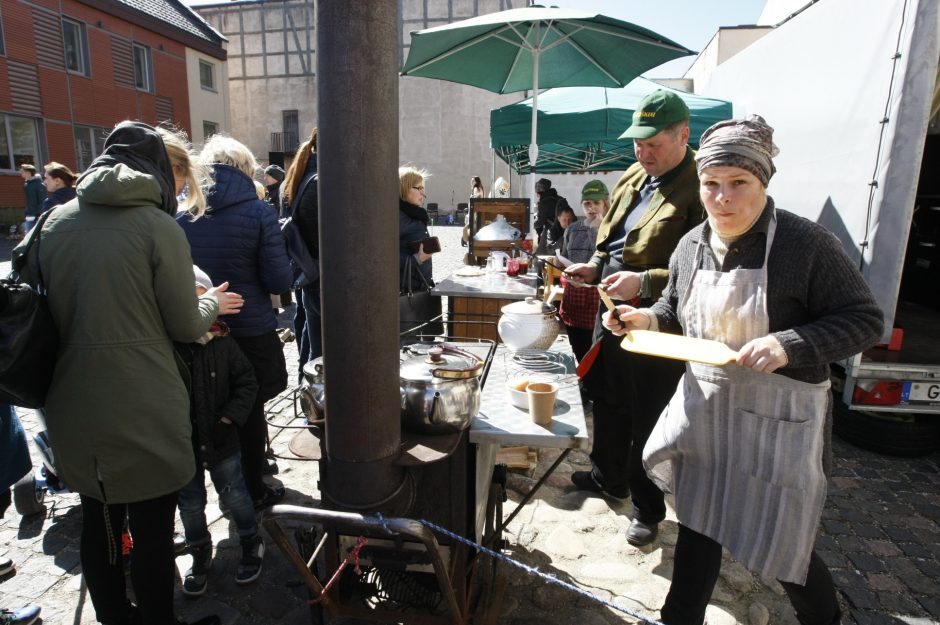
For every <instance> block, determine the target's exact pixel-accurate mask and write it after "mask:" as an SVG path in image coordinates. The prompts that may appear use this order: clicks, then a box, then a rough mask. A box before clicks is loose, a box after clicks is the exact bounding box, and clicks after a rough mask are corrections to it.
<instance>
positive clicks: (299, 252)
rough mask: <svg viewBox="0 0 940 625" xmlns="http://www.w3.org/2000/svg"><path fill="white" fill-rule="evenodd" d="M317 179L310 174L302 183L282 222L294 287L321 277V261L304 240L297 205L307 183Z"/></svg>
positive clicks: (314, 175)
mask: <svg viewBox="0 0 940 625" xmlns="http://www.w3.org/2000/svg"><path fill="white" fill-rule="evenodd" d="M316 179H317V174H313V175H312V176H309V177H308V178H307V179H306V180H304V181H303V183H302V184H301V185H300V188H299V189H298V190H297V195H295V196H294V199H293V200H292V201H291V203H290V207H289V210H288V214H287V219H285V220H284V223H282V224H281V233H282V234H283V235H284V243H285V244H286V245H287V257H288V258H289V259H290V264H291V268H292V269H293V270H294V288H295V289H297V288H300V287H303V286H307V285H308V284H313V283H314V282H316V281H317V280H319V279H320V263H319V261H317V260H316V259H315V258H314V257H313V256H312V255H311V254H310V248H308V247H307V242H306V241H305V240H304V236H303V233H301V231H300V224H298V223H297V215H296V211H297V205H298V204H299V203H300V198H301V197H303V194H304V191H306V189H307V185H309V184H310V182H311V181H313V180H316Z"/></svg>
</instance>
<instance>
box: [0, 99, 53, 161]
mask: <svg viewBox="0 0 940 625" xmlns="http://www.w3.org/2000/svg"><path fill="white" fill-rule="evenodd" d="M10 120H20V121H26V122H29V123H31V124H32V126H33V141H34V146H33V147H34V152H35V154H34V155H33V158H34V162H33V163H30V164H31V165H35V166H36V170H37V171H38V170H39V169H41V165H42V162H43V159H42V154H41V153H40V150H41V149H42V147H41V144H40V141H39V124H37V123H36V122H37V120H36V119H35V118H33V117H24V116H22V115H9V114H7V113H0V123H2V124H3V132H4V134H5V135H6V143H7V145H6V155H5V156H6V157H7V158H9V159H10V167H9V168H6V167H2V166H0V171H3V172H19V168H20V165H21V164H22V163H17V162H16V154H14V153H13V141H12V138H13V133H12V131H11V130H10ZM23 162H27V161H23Z"/></svg>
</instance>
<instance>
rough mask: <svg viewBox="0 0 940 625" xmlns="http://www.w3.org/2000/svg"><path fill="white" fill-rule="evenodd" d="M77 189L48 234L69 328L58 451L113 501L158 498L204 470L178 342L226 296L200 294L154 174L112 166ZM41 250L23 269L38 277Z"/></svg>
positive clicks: (79, 482) (69, 476)
mask: <svg viewBox="0 0 940 625" xmlns="http://www.w3.org/2000/svg"><path fill="white" fill-rule="evenodd" d="M77 191H78V197H77V199H75V200H72V201H70V202H68V203H66V204H63V205H61V206H59V207H58V208H57V209H56V210H55V211H54V212H53V213H52V214H51V216H50V217H49V219H48V221H47V222H46V224H45V227H44V228H43V229H42V239H41V241H40V252H39V254H40V259H39V260H40V261H41V268H42V274H43V279H44V281H45V284H46V288H47V291H48V299H49V306H50V308H51V310H52V316H53V318H54V320H55V323H56V326H57V327H58V329H59V334H60V338H61V344H60V346H59V357H58V361H57V364H56V368H55V373H54V374H53V379H52V386H51V388H50V390H49V394H48V397H47V399H46V406H45V412H46V424H47V426H48V429H49V436H50V438H51V443H52V449H53V451H54V452H55V458H56V465H57V467H58V469H59V471H60V475H61V476H62V478H63V479H64V480H65V483H66V484H67V485H68V486H69V487H70V488H71V489H72V490H73V491H78V492H79V493H82V494H83V495H87V496H90V497H93V498H95V499H98V500H100V501H103V502H106V503H128V502H134V501H143V500H146V499H152V498H155V497H159V496H162V495H166V494H168V493H171V492H173V491H177V490H179V489H180V488H182V487H183V486H184V485H185V484H187V483H188V482H189V481H190V480H191V479H192V478H193V475H194V474H195V461H194V456H193V447H192V443H191V438H192V431H191V425H190V418H189V396H188V393H187V390H186V386H185V384H184V382H183V377H182V375H181V372H180V369H179V368H178V367H177V364H176V359H175V357H174V352H173V346H172V343H171V341H173V340H175V341H180V342H183V343H190V342H193V341H195V340H196V339H198V338H199V337H200V336H201V335H202V334H203V333H204V332H206V331H207V330H208V329H209V326H210V324H211V323H212V321H213V320H214V319H215V317H216V313H217V310H218V304H217V303H216V300H215V298H212V297H202V298H198V299H197V297H196V294H195V286H194V285H195V279H194V277H193V268H192V258H191V256H190V252H189V244H188V243H187V241H186V235H185V234H184V233H183V230H182V229H181V228H180V227H179V226H178V225H177V223H176V222H175V221H174V219H173V217H171V216H170V215H168V214H167V213H165V212H163V210H161V208H160V205H161V201H160V197H161V196H160V187H159V186H158V184H157V182H156V181H155V180H154V179H153V177H151V176H148V175H146V174H142V173H140V172H137V171H134V170H133V169H130V168H128V167H125V166H124V165H116V166H114V167H104V168H100V169H96V170H93V171H92V172H91V173H90V174H88V175H87V176H86V177H85V178H83V179H82V181H81V182H80V183H79V185H78V189H77ZM35 230H38V229H34V231H35ZM31 234H32V233H31ZM15 253H16V252H14V254H15ZM30 255H31V258H28V259H27V266H26V269H25V270H24V272H23V275H24V278H26V279H28V280H29V281H30V282H34V281H35V280H34V278H35V267H36V265H35V260H36V259H35V258H34V257H32V256H35V246H33V249H32V250H30Z"/></svg>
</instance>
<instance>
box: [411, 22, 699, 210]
mask: <svg viewBox="0 0 940 625" xmlns="http://www.w3.org/2000/svg"><path fill="white" fill-rule="evenodd" d="M689 54H693V52H692V51H691V50H688V49H687V48H685V47H683V46H681V45H679V44H677V43H675V42H674V41H670V40H669V39H666V38H665V37H662V36H661V35H658V34H656V33H654V32H653V31H651V30H648V29H646V28H643V27H641V26H636V25H635V24H630V23H629V22H624V21H621V20H618V19H614V18H612V17H607V16H606V15H599V14H597V13H593V12H589V11H579V10H577V9H559V8H556V7H552V8H544V7H540V6H531V7H526V8H523V9H510V10H508V11H500V12H499V13H490V14H487V15H480V16H478V17H474V18H470V19H467V20H462V21H460V22H454V23H453V24H447V25H446V26H438V27H435V28H428V29H426V30H422V31H418V32H413V33H411V47H410V49H409V51H408V58H407V60H406V61H405V65H404V67H403V68H402V71H401V73H402V75H403V76H423V77H426V78H437V79H440V80H448V81H451V82H456V83H461V84H465V85H474V86H476V87H480V88H482V89H486V90H487V91H492V92H494V93H513V92H517V91H525V90H528V89H531V90H532V103H533V107H532V133H531V140H530V142H529V146H530V147H529V151H530V157H529V160H530V162H533V163H537V162H538V141H537V140H536V138H537V136H538V119H537V116H536V113H537V110H538V93H539V89H548V88H552V87H579V86H583V87H591V86H593V87H623V86H625V85H626V84H627V83H629V82H630V81H631V80H633V79H634V78H636V77H637V76H639V75H640V74H641V73H642V72H645V71H646V70H648V69H652V68H654V67H656V66H658V65H661V64H663V63H665V62H667V61H671V60H672V59H676V58H679V57H682V56H686V55H689ZM533 173H534V172H533ZM531 178H532V180H531V182H530V193H531V194H532V195H531V197H533V198H534V197H535V193H534V187H535V176H534V175H533V176H531Z"/></svg>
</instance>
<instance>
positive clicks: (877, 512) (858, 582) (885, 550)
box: [0, 227, 940, 625]
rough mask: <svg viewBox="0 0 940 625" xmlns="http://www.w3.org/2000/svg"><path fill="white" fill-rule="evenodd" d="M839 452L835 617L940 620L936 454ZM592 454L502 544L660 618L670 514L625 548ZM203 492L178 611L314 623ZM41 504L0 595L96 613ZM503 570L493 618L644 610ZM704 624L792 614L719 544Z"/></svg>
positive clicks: (283, 412) (18, 522) (312, 476)
mask: <svg viewBox="0 0 940 625" xmlns="http://www.w3.org/2000/svg"><path fill="white" fill-rule="evenodd" d="M434 234H436V235H438V236H440V237H441V239H442V243H443V246H444V250H445V252H444V253H443V254H441V258H440V259H437V260H436V265H435V272H434V273H435V277H438V278H439V277H442V276H444V275H447V274H448V273H450V272H451V271H453V270H454V269H455V268H456V267H457V266H458V265H459V263H460V256H461V255H462V253H463V252H462V250H463V248H461V247H460V246H459V236H460V229H459V228H453V227H451V228H447V227H438V228H434ZM4 257H7V256H6V252H4ZM0 270H2V267H0ZM291 312H292V308H289V309H288V311H287V312H286V313H285V314H284V315H282V322H283V324H285V325H286V324H288V323H289V320H288V318H289V316H290V313H291ZM285 349H286V351H287V355H288V359H289V361H290V360H295V359H296V351H295V347H294V343H288V344H287V345H286V346H285ZM268 412H269V421H270V422H271V424H272V426H271V427H270V433H271V437H272V448H273V450H274V451H275V453H276V454H277V455H278V457H279V459H278V465H279V468H280V472H279V473H278V474H277V475H275V476H272V477H271V478H269V479H271V480H272V481H275V482H280V483H282V484H283V485H284V486H285V487H286V488H287V496H286V503H291V504H297V505H305V506H316V505H318V504H319V493H318V490H317V479H318V472H317V465H316V463H315V462H310V461H304V460H301V459H298V458H296V456H294V455H293V454H292V453H291V452H290V450H289V449H288V442H289V441H290V439H291V437H292V436H293V434H294V432H296V430H293V429H284V428H283V427H282V426H300V423H299V422H297V421H295V420H294V419H293V408H292V402H291V400H290V398H289V396H288V395H287V394H283V395H282V396H281V397H279V398H277V399H275V400H272V402H271V403H270V404H269V405H268ZM20 416H21V418H22V420H23V422H24V425H25V426H26V427H27V429H28V431H29V432H30V434H34V433H36V432H37V431H39V430H40V428H41V425H40V423H39V420H38V418H37V417H36V415H35V413H34V412H32V411H26V410H20ZM32 451H33V456H34V462H38V455H37V453H36V451H35V449H33V450H32ZM834 453H835V466H834V471H833V477H832V480H831V483H830V490H829V498H828V503H827V506H826V509H825V512H824V516H823V522H822V527H821V529H820V533H819V539H818V541H817V548H818V550H819V552H820V555H821V556H822V557H823V558H824V559H825V561H826V562H827V563H828V565H829V566H830V567H831V570H832V573H833V577H834V578H835V581H836V584H837V586H838V588H839V592H840V599H841V601H842V604H843V607H844V609H845V614H846V615H845V618H844V619H843V623H845V624H847V625H868V624H886V625H894V624H902V623H905V624H909V625H931V624H932V625H940V581H938V580H940V454H934V455H932V456H929V457H926V458H916V459H903V458H893V457H888V456H881V455H878V454H874V453H871V452H867V451H864V450H861V449H858V448H856V447H853V446H851V445H848V444H846V443H843V442H841V441H839V440H836V441H835V442H834ZM557 454H558V452H557V451H556V450H541V451H540V453H539V458H538V465H537V466H536V468H535V469H534V470H532V471H513V472H511V473H510V477H509V482H508V488H509V495H510V500H511V501H518V500H520V499H521V493H523V492H525V491H527V490H528V489H529V488H530V487H531V485H532V484H533V483H534V482H535V479H536V478H537V477H538V476H540V475H541V474H542V473H543V472H544V471H545V469H546V468H547V467H548V466H549V465H550V464H551V463H552V462H553V461H554V460H555V459H556V458H557ZM588 466H589V459H588V457H587V455H586V454H585V453H583V452H580V451H575V452H572V453H571V455H569V456H568V458H567V459H566V460H565V462H563V463H562V464H561V465H560V466H559V468H558V470H557V471H556V473H555V474H554V475H552V476H551V477H550V478H549V479H548V481H547V482H546V484H545V486H543V488H542V489H541V490H540V491H539V494H538V495H537V496H536V497H535V499H534V500H533V501H532V502H530V503H529V505H527V506H526V507H525V509H524V510H523V511H522V512H521V513H520V514H519V516H517V517H516V519H514V521H513V522H512V523H511V524H510V526H509V528H508V529H507V534H506V537H507V538H508V542H509V546H508V549H507V551H506V553H507V555H508V556H510V557H511V558H513V559H517V560H519V561H521V562H524V563H526V564H528V565H531V566H537V567H538V568H539V569H540V570H542V571H544V572H545V573H548V574H550V575H553V576H555V577H556V578H557V579H559V580H562V581H566V582H569V583H572V584H575V585H577V586H579V587H580V588H582V589H584V590H585V591H587V592H589V593H591V594H593V595H595V596H597V597H599V598H601V599H604V600H606V601H609V602H611V603H613V604H614V605H618V606H622V607H624V608H627V609H629V610H631V611H634V612H637V613H639V614H642V615H644V616H645V617H655V616H656V614H657V612H656V610H657V608H658V607H659V605H660V604H661V603H662V600H663V597H664V596H665V593H666V591H667V589H668V580H669V577H670V575H671V570H672V557H673V549H674V545H675V540H676V533H677V526H676V524H675V517H674V515H672V514H671V513H670V515H669V517H668V518H667V520H666V522H664V523H663V526H662V531H661V537H660V539H659V540H657V542H656V543H655V544H654V545H651V546H649V547H646V548H643V549H634V548H632V547H630V546H629V545H627V543H626V541H625V540H624V537H623V533H624V531H625V530H626V528H627V526H628V525H629V520H630V519H629V511H630V506H629V504H628V503H623V502H619V501H615V500H610V499H605V498H598V497H586V496H585V495H584V494H583V493H581V492H578V491H575V490H574V489H573V487H572V486H571V484H570V481H569V478H568V476H569V475H570V473H571V471H574V470H579V469H584V468H587V467H588ZM210 497H211V501H210V505H209V509H208V513H209V519H210V523H211V525H210V527H211V531H212V535H213V540H214V542H216V544H217V546H218V552H217V555H216V560H215V562H214V564H213V568H212V571H211V573H210V576H209V590H208V592H207V593H206V594H205V595H203V596H202V597H200V598H199V599H196V600H192V599H187V598H185V597H183V596H182V594H181V593H178V594H177V606H178V613H179V614H180V615H181V616H182V617H184V618H195V617H198V616H201V615H204V614H207V613H211V612H216V613H219V614H220V615H221V616H222V618H223V622H224V623H225V624H226V625H234V624H239V625H248V624H258V625H261V624H264V625H267V624H272V625H273V624H275V623H277V624H285V625H294V624H297V625H299V624H302V623H310V622H311V617H310V611H309V608H308V606H307V604H306V600H307V591H306V588H305V587H304V586H303V585H302V583H301V581H300V579H299V576H298V575H297V574H296V573H295V572H294V571H293V569H292V568H291V567H290V565H289V564H288V562H287V560H286V558H285V557H284V556H283V555H282V554H281V553H280V551H279V550H278V549H277V547H276V546H275V545H274V544H273V542H272V541H271V540H270V539H269V538H266V540H267V544H268V551H267V554H266V556H265V568H264V572H263V573H262V575H261V577H260V579H259V580H258V581H257V582H255V583H253V584H251V585H249V586H236V585H235V583H234V572H235V566H236V564H237V560H238V554H239V547H238V539H237V535H236V533H235V531H234V526H232V525H231V524H230V523H229V522H228V521H227V519H225V518H224V517H223V516H222V515H221V513H220V511H219V509H218V507H217V503H216V500H215V498H214V495H213V494H212V492H211V489H210ZM46 505H47V510H46V512H45V514H42V515H34V516H30V517H25V518H24V517H21V516H19V515H18V514H16V513H15V512H14V511H13V509H12V508H11V510H10V511H9V512H8V513H7V516H6V517H5V518H4V519H3V520H2V522H0V556H9V557H11V558H13V559H14V560H15V561H16V564H17V568H16V571H15V572H14V573H12V574H8V575H7V576H5V577H3V578H0V607H13V606H19V605H22V604H25V603H28V602H32V603H37V604H39V605H41V606H42V607H43V621H42V622H43V623H48V624H55V625H58V624H63V625H66V624H68V625H83V624H87V623H93V622H95V621H94V609H93V608H92V605H91V602H90V600H89V597H88V592H87V588H86V587H85V585H84V583H83V581H82V577H81V566H80V562H79V551H78V544H79V530H80V525H81V518H80V517H81V513H80V509H79V507H78V497H77V496H76V495H73V494H58V495H49V496H48V497H47V499H46ZM507 505H508V504H507ZM506 512H507V513H508V508H507V510H506ZM189 564H190V558H189V556H186V555H183V556H180V557H179V558H178V559H177V568H178V569H179V570H180V571H181V572H185V570H186V569H187V568H188V567H189ZM500 570H501V571H502V572H503V576H504V579H506V580H507V582H508V589H507V593H506V596H505V598H504V600H503V603H502V606H501V613H500V616H499V620H498V622H499V623H500V625H542V624H558V625H568V624H571V625H602V624H605V623H609V624H614V623H635V622H638V621H637V620H636V619H634V618H631V617H628V616H626V615H625V614H623V613H622V612H618V611H616V610H614V609H612V608H609V607H606V606H602V605H600V604H598V603H596V602H595V601H593V600H590V599H587V598H585V597H582V596H578V595H575V594H573V593H571V592H570V591H567V590H564V589H560V588H558V587H556V586H553V585H550V584H547V583H546V582H544V581H543V580H540V579H538V578H537V577H535V576H532V575H530V574H526V573H523V572H521V571H519V570H517V569H513V568H510V567H508V566H507V565H505V564H501V565H500ZM708 623H709V624H710V625H731V624H733V623H741V624H745V625H766V624H768V623H773V624H775V625H776V624H781V625H794V624H795V623H796V619H795V618H794V617H793V615H792V613H791V610H790V607H789V603H788V601H787V600H786V597H785V596H784V595H783V592H782V589H781V588H780V586H779V584H777V583H776V582H770V583H765V582H763V581H761V580H759V579H757V578H756V577H755V576H753V575H752V574H751V573H749V572H748V571H747V570H745V569H744V568H743V567H742V566H741V565H739V564H737V563H736V562H733V561H732V560H730V559H729V558H727V557H726V559H725V562H724V563H723V566H722V572H721V578H720V580H719V583H718V586H717V588H716V591H715V594H714V596H713V600H712V605H711V606H710V607H709V611H708Z"/></svg>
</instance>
